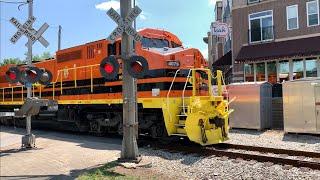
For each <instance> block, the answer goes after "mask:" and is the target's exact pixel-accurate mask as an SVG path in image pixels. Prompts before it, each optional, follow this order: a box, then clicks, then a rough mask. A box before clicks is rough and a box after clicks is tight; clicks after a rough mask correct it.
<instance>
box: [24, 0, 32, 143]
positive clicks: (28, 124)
mask: <svg viewBox="0 0 320 180" xmlns="http://www.w3.org/2000/svg"><path fill="white" fill-rule="evenodd" d="M27 2H28V9H29V15H28V18H30V19H31V18H32V17H33V0H28V1H27ZM32 26H33V24H32V23H31V25H30V29H32ZM27 64H28V66H31V65H32V40H31V38H30V37H29V38H28V56H27ZM26 86H27V98H31V86H32V84H30V83H26ZM26 130H27V134H26V135H25V136H23V137H22V147H25V148H33V147H35V135H33V134H31V116H30V115H28V116H27V118H26Z"/></svg>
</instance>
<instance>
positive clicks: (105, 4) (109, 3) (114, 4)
mask: <svg viewBox="0 0 320 180" xmlns="http://www.w3.org/2000/svg"><path fill="white" fill-rule="evenodd" d="M96 8H97V9H99V10H103V11H108V10H109V9H110V8H113V9H114V10H116V11H117V10H119V9H120V2H119V1H116V0H111V1H106V2H102V3H99V4H96Z"/></svg>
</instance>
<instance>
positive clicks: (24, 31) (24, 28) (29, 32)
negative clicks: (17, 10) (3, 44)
mask: <svg viewBox="0 0 320 180" xmlns="http://www.w3.org/2000/svg"><path fill="white" fill-rule="evenodd" d="M35 20H36V18H35V17H33V16H32V17H31V18H29V19H28V20H27V21H26V22H25V23H24V24H21V23H19V21H18V20H17V19H16V18H14V17H12V18H11V19H10V22H11V23H12V24H13V25H14V26H15V27H16V28H17V29H18V31H17V32H16V33H15V34H14V35H13V36H12V37H11V39H10V41H11V42H12V43H13V44H15V43H16V42H17V41H18V40H19V39H20V37H21V36H22V35H25V36H26V37H27V38H30V39H31V41H32V44H34V43H35V42H36V41H37V40H39V42H40V43H41V44H42V45H43V46H44V47H48V46H49V42H48V41H47V40H45V39H44V38H43V37H42V34H43V33H44V32H45V31H46V30H47V29H48V27H49V25H48V24H47V23H44V24H43V25H42V26H41V27H40V29H39V30H38V31H36V30H34V29H31V28H30V26H31V25H32V24H33V23H34V21H35ZM26 45H27V44H26Z"/></svg>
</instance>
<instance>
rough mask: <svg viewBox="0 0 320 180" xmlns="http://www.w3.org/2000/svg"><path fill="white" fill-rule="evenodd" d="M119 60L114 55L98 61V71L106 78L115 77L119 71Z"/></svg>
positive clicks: (111, 78)
mask: <svg viewBox="0 0 320 180" xmlns="http://www.w3.org/2000/svg"><path fill="white" fill-rule="evenodd" d="M119 67H120V65H119V62H118V61H117V59H116V57H115V56H109V57H106V58H104V59H103V60H102V61H101V63H100V73H101V75H102V76H103V77H104V78H105V79H106V80H113V79H116V78H117V75H118V72H119Z"/></svg>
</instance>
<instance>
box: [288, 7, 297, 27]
mask: <svg viewBox="0 0 320 180" xmlns="http://www.w3.org/2000/svg"><path fill="white" fill-rule="evenodd" d="M298 14H299V13H298V5H293V6H287V29H288V30H292V29H299V19H298Z"/></svg>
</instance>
